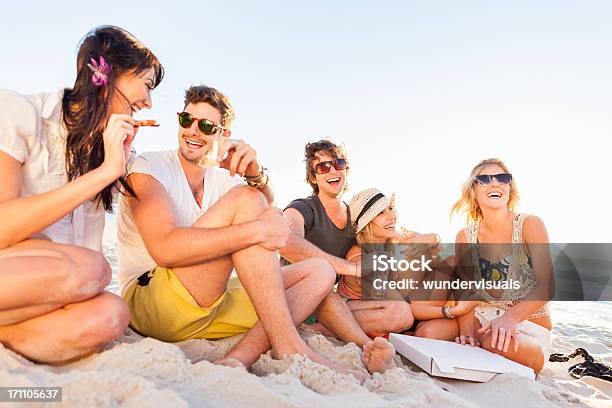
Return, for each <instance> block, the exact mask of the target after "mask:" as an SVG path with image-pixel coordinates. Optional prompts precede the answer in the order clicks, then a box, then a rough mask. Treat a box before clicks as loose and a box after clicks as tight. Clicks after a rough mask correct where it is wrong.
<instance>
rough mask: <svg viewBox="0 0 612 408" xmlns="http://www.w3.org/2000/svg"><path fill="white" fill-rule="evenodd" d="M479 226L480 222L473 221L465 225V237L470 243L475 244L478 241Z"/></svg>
mask: <svg viewBox="0 0 612 408" xmlns="http://www.w3.org/2000/svg"><path fill="white" fill-rule="evenodd" d="M478 226H479V222H478V221H476V222H471V223H469V224H468V225H466V226H465V228H464V229H463V233H464V234H465V239H466V240H467V242H468V244H475V243H476V242H478Z"/></svg>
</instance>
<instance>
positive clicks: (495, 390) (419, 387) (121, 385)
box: [0, 245, 612, 408]
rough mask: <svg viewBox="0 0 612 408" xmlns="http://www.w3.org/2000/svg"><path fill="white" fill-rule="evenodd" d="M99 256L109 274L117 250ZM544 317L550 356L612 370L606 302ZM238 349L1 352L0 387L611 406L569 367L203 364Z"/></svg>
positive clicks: (354, 356)
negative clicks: (473, 376) (64, 360)
mask: <svg viewBox="0 0 612 408" xmlns="http://www.w3.org/2000/svg"><path fill="white" fill-rule="evenodd" d="M105 249H106V250H105V253H106V254H107V256H108V258H109V260H110V261H111V264H112V265H113V266H114V265H115V263H116V246H115V245H110V246H107V247H106V248H105ZM112 285H114V286H111V288H110V289H111V290H116V289H117V288H116V282H113V283H112ZM551 309H552V316H553V321H554V326H555V327H554V330H553V347H552V349H553V352H559V353H567V352H569V351H572V350H574V349H575V348H576V347H584V348H586V349H587V350H588V351H589V352H590V353H591V354H592V355H593V356H594V357H595V358H596V359H598V360H603V361H605V362H607V363H608V364H611V365H612V324H610V322H609V320H608V318H607V316H609V315H610V311H612V303H611V302H598V303H595V302H560V303H555V304H552V305H551ZM587 321H588V324H587V323H585V322H587ZM300 332H301V334H302V336H303V337H304V339H305V340H306V341H307V343H308V344H309V345H310V346H311V347H312V348H313V349H314V350H315V351H317V352H319V353H320V354H322V355H324V356H326V357H328V358H330V359H332V360H334V361H336V362H338V363H340V364H341V365H343V366H344V367H347V368H353V369H361V370H365V368H364V366H363V364H362V362H361V350H359V348H358V347H356V346H355V345H354V344H343V343H341V342H339V341H337V340H335V339H329V338H326V337H324V336H322V335H320V334H318V333H316V332H314V331H312V330H311V329H310V328H308V327H307V326H302V327H301V328H300ZM238 340H239V336H237V337H233V338H229V339H225V340H221V341H217V342H209V341H206V340H190V341H187V342H183V343H177V344H169V343H163V342H161V341H157V340H154V339H151V338H142V337H140V336H138V335H137V334H135V333H134V332H132V331H131V330H129V329H128V330H127V331H126V332H125V333H124V335H123V336H122V337H121V338H119V339H118V340H117V341H114V342H113V343H111V344H109V345H108V346H107V347H106V349H105V350H104V351H103V352H101V353H98V354H96V355H94V356H91V357H88V358H86V359H83V360H81V361H78V362H76V363H72V364H69V365H66V366H63V367H50V366H45V365H36V364H33V363H30V362H29V361H27V360H25V359H23V358H22V357H20V356H19V355H17V354H15V353H13V352H11V351H10V350H7V349H4V348H2V346H1V345H0V386H61V387H63V404H62V405H63V406H69V407H94V406H96V407H98V406H99V407H114V406H126V407H151V406H154V407H189V406H198V407H201V406H204V407H227V406H236V407H248V408H256V407H308V408H312V407H317V408H322V407H339V406H349V407H352V408H355V407H423V406H430V407H448V406H452V407H491V406H494V407H496V408H500V407H512V408H516V407H520V408H527V407H579V406H590V407H612V401H611V398H612V383H609V382H604V381H602V380H599V379H594V378H583V379H574V378H572V377H571V376H569V374H568V373H567V367H568V366H570V365H571V364H575V363H576V362H578V361H574V362H572V361H570V362H567V363H547V364H546V366H545V368H544V370H543V372H542V374H541V375H540V376H539V378H538V379H537V380H530V379H526V378H524V377H519V376H517V375H512V374H504V375H498V376H496V377H495V378H494V379H493V380H491V381H490V382H488V383H482V384H481V383H471V382H467V381H458V380H445V379H438V378H434V377H430V376H428V375H427V374H425V373H423V372H420V370H419V369H418V368H417V367H416V366H414V365H412V364H411V363H409V362H407V361H405V360H402V359H401V358H400V357H399V356H396V362H397V363H398V365H399V368H396V369H393V370H389V371H387V372H385V373H384V374H382V375H380V374H375V375H374V376H373V377H372V378H371V379H369V380H367V381H366V382H365V383H364V384H359V382H358V381H357V380H356V379H355V378H354V377H352V376H346V375H342V374H338V373H336V372H334V371H332V370H330V369H329V368H327V367H324V366H321V365H319V364H316V363H313V362H312V361H309V360H305V359H304V358H302V357H299V356H293V357H291V358H288V359H286V360H282V361H278V360H274V359H272V358H271V357H270V356H269V355H267V354H266V355H262V356H261V358H260V359H259V360H258V361H257V362H256V363H255V364H254V366H253V367H252V369H251V372H247V371H245V370H244V369H240V368H229V367H223V366H217V365H214V364H212V363H210V362H209V361H212V360H215V359H217V358H219V357H221V356H223V355H224V354H225V353H226V352H227V350H229V348H230V347H231V346H232V345H233V344H235V342H237V341H238ZM39 405H40V406H42V407H50V406H53V405H59V404H49V403H45V404H39ZM0 406H7V404H0ZM15 406H18V407H25V406H38V405H36V404H31V403H30V404H25V403H18V404H16V405H15Z"/></svg>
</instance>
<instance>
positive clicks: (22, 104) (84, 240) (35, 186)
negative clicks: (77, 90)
mask: <svg viewBox="0 0 612 408" xmlns="http://www.w3.org/2000/svg"><path fill="white" fill-rule="evenodd" d="M63 94H64V90H63V89H62V90H60V91H58V92H54V93H40V94H36V95H20V94H18V93H16V92H13V91H8V90H1V89H0V151H3V152H4V153H6V154H8V155H10V156H11V157H13V158H14V159H15V160H17V161H18V162H20V163H21V172H22V187H21V196H22V197H27V196H31V195H36V194H42V193H45V192H47V191H50V190H54V189H56V188H58V187H61V186H63V185H64V184H66V183H67V182H68V179H67V177H66V166H65V151H66V137H67V134H68V132H67V130H66V128H65V126H64V125H63V122H62V120H61V117H62V96H63ZM0 188H1V187H0ZM24 211H25V212H27V208H24ZM103 232H104V207H103V206H102V205H101V204H100V205H96V204H95V203H94V202H92V201H86V202H85V203H84V204H82V205H81V206H79V207H78V208H76V209H75V210H74V211H72V212H71V213H69V214H66V216H64V217H63V218H62V219H60V220H59V221H57V222H56V223H55V224H53V225H51V226H49V227H48V228H47V229H45V230H43V231H41V232H40V234H37V235H36V236H40V235H42V236H43V237H45V238H47V239H50V240H52V241H54V242H58V243H63V244H71V245H78V246H83V247H86V248H90V249H93V250H96V251H102V233H103Z"/></svg>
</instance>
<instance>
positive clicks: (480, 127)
mask: <svg viewBox="0 0 612 408" xmlns="http://www.w3.org/2000/svg"><path fill="white" fill-rule="evenodd" d="M329 3H332V2H327V1H309V2H300V3H298V2H291V4H289V2H281V1H278V2H264V1H257V2H250V1H243V2H225V1H214V2H210V1H209V2H203V1H198V2H196V1H193V2H188V1H181V2H168V1H165V2H161V3H159V4H157V3H156V2H150V1H149V2H142V3H139V2H137V1H130V2H126V1H121V2H119V1H110V0H108V1H104V2H82V1H79V2H46V1H45V2H42V1H41V2H32V1H19V2H11V3H7V4H3V6H2V13H1V14H0V38H2V41H0V56H1V57H0V72H1V73H2V74H1V76H0V88H10V89H14V90H17V91H20V92H22V93H35V92H40V91H51V90H55V89H57V88H59V87H62V86H71V85H72V83H73V81H74V76H75V72H74V70H75V60H76V58H75V57H76V47H77V44H78V42H79V40H80V38H81V37H82V36H83V35H84V34H85V33H87V31H89V30H90V29H92V28H93V27H95V26H97V25H100V24H114V25H118V26H121V27H123V28H126V29H127V30H128V31H130V32H132V33H133V34H134V35H135V36H136V37H137V38H139V39H140V40H141V41H142V42H143V43H144V44H145V45H147V46H148V47H150V48H151V49H152V50H153V51H154V53H155V54H156V55H157V56H158V57H159V59H160V60H161V61H162V63H163V64H164V66H165V68H166V78H165V80H164V82H163V83H162V84H161V86H160V87H159V88H158V89H157V90H156V91H155V92H154V94H153V103H154V107H153V110H152V111H151V112H147V113H146V115H141V116H142V117H143V118H153V119H157V120H158V121H159V122H160V123H161V125H162V126H161V127H160V128H158V129H144V130H142V131H141V132H140V133H139V137H138V140H137V141H136V148H137V149H138V150H139V151H146V150H160V149H173V148H175V147H176V134H177V126H178V125H177V124H176V112H177V110H180V109H181V108H182V106H183V105H182V100H183V99H182V98H183V92H184V89H185V88H186V87H188V86H189V85H191V84H200V83H204V84H207V85H211V86H215V87H217V88H219V89H220V90H221V91H223V92H225V93H226V94H227V95H229V96H230V98H231V99H232V101H233V103H234V105H235V107H236V110H237V121H236V123H235V126H234V128H233V130H234V135H235V137H238V138H243V139H245V140H246V141H247V142H248V143H250V144H251V145H253V146H254V147H255V148H256V149H257V150H258V152H259V156H260V157H261V159H262V162H263V163H264V164H265V165H266V167H269V168H270V169H271V172H272V175H273V178H274V184H275V186H276V187H277V195H278V197H279V202H280V205H285V204H286V203H288V202H289V201H290V200H291V199H293V198H297V197H299V196H305V195H307V194H308V193H309V189H308V186H307V185H306V183H305V182H304V181H303V178H304V169H303V167H304V165H303V162H302V155H303V147H304V144H305V143H306V142H307V141H312V140H318V139H320V138H323V137H326V136H330V137H332V138H333V139H334V140H337V141H341V142H344V143H345V145H346V147H347V149H348V152H349V158H350V160H351V163H352V168H353V170H352V174H351V177H350V180H349V182H350V185H351V191H350V192H349V194H348V196H347V197H346V199H347V201H348V199H349V198H350V196H352V194H353V193H355V192H357V191H359V190H361V189H364V188H368V187H378V188H379V189H381V190H383V191H384V192H388V193H390V192H392V191H395V192H396V193H397V194H398V208H399V212H400V222H401V223H402V224H403V225H405V226H406V227H408V228H411V229H415V230H417V231H421V232H438V233H439V234H441V235H442V238H443V240H444V241H452V240H454V236H455V233H456V231H457V230H458V229H459V228H460V227H461V225H462V221H463V219H462V218H461V217H456V218H455V220H454V223H453V224H451V223H450V222H449V210H450V208H451V205H452V204H453V202H454V201H455V200H456V199H457V198H458V194H459V186H460V184H461V182H462V181H463V180H464V179H465V178H466V177H467V176H468V174H469V171H470V170H471V168H472V167H473V166H474V165H475V164H476V163H477V162H478V161H479V160H481V159H484V158H488V157H500V158H502V159H504V160H505V161H506V162H507V164H508V165H509V166H510V169H511V171H512V173H513V174H514V176H515V179H516V181H517V183H518V186H519V190H520V192H521V196H522V200H521V207H520V210H521V211H524V212H529V213H535V214H537V215H539V216H540V217H541V218H542V219H543V220H544V222H545V223H546V225H547V227H548V230H549V234H550V236H551V240H552V241H554V242H612V220H611V217H610V213H609V210H610V198H611V197H612V194H611V193H610V187H609V185H610V180H609V179H610V176H611V175H612V171H611V170H610V167H609V162H610V159H611V157H610V152H611V151H612V141H611V138H610V133H611V124H610V117H611V116H610V108H611V106H610V105H611V104H610V101H611V99H610V98H611V95H612V81H611V76H610V72H612V53H611V52H610V43H609V40H610V38H612V25H610V21H609V17H610V15H612V5H611V4H610V3H608V2H604V1H601V2H597V1H590V2H584V1H538V2H528V1H514V2H487V1H481V2H470V1H461V2H454V1H448V2H444V1H436V2H422V1H412V2H405V1H398V2H373V1H372V2H360V1H350V2H348V1H347V2H333V5H332V4H329ZM53 16H57V17H53Z"/></svg>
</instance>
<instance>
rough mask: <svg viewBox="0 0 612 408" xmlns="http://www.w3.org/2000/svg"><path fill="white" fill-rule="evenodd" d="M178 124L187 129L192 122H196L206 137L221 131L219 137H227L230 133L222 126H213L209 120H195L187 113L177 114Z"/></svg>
mask: <svg viewBox="0 0 612 408" xmlns="http://www.w3.org/2000/svg"><path fill="white" fill-rule="evenodd" d="M176 114H177V115H178V120H179V124H180V125H181V127H183V128H185V129H189V128H190V127H191V125H192V124H193V122H196V121H197V122H198V129H200V132H202V133H204V134H205V135H207V136H210V135H214V134H215V133H217V131H218V130H220V131H221V136H225V137H229V136H230V135H231V134H232V131H231V130H229V129H227V128H224V127H223V126H219V125H215V122H213V121H212V120H210V119H202V118H196V117H194V116H193V115H192V114H191V113H189V112H177V113H176Z"/></svg>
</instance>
